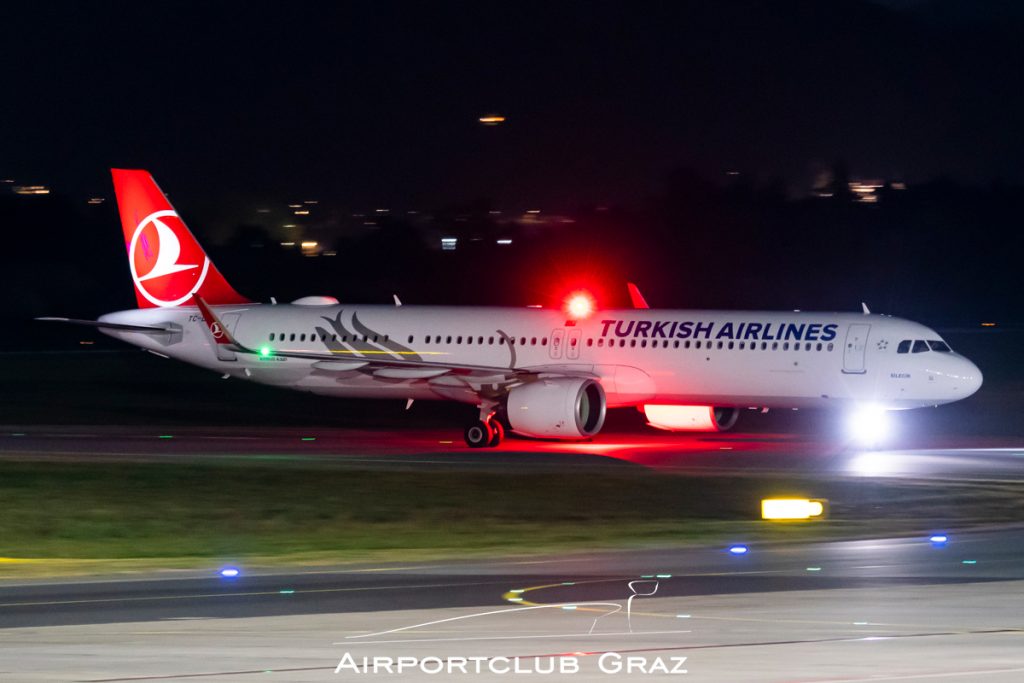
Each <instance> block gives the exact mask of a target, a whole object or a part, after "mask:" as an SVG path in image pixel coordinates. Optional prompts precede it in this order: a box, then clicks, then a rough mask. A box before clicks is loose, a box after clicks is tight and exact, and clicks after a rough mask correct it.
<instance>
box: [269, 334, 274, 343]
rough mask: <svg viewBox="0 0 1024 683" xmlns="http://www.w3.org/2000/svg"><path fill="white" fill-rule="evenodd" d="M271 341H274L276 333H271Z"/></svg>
mask: <svg viewBox="0 0 1024 683" xmlns="http://www.w3.org/2000/svg"><path fill="white" fill-rule="evenodd" d="M270 341H274V333H273V332H271V333H270Z"/></svg>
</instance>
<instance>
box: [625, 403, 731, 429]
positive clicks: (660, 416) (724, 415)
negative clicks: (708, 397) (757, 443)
mask: <svg viewBox="0 0 1024 683" xmlns="http://www.w3.org/2000/svg"><path fill="white" fill-rule="evenodd" d="M643 410H644V415H646V416H647V422H648V423H649V424H650V425H651V426H652V427H657V428H658V429H666V430H668V431H670V432H724V431H725V430H727V429H731V428H732V426H733V425H734V424H736V419H737V418H739V416H740V411H739V409H738V408H717V407H715V406H672V405H647V404H645V405H644V408H643Z"/></svg>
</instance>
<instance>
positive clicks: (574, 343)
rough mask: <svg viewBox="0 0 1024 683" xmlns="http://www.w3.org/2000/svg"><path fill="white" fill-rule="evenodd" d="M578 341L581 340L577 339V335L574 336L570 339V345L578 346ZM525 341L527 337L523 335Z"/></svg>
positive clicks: (524, 341)
mask: <svg viewBox="0 0 1024 683" xmlns="http://www.w3.org/2000/svg"><path fill="white" fill-rule="evenodd" d="M578 342H579V340H578V339H576V337H573V338H572V339H570V340H569V346H576V344H577V343H578ZM523 343H524V344H525V343H526V337H523Z"/></svg>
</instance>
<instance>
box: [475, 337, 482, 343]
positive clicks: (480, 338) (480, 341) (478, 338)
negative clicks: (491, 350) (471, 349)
mask: <svg viewBox="0 0 1024 683" xmlns="http://www.w3.org/2000/svg"><path fill="white" fill-rule="evenodd" d="M476 343H477V344H483V343H484V338H483V337H477V338H476Z"/></svg>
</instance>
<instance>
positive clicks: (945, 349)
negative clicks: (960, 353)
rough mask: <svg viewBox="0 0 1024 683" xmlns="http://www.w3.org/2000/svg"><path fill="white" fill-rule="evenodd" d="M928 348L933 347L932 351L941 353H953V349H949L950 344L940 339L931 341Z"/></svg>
mask: <svg viewBox="0 0 1024 683" xmlns="http://www.w3.org/2000/svg"><path fill="white" fill-rule="evenodd" d="M928 346H930V347H931V349H932V351H938V352H939V353H952V352H953V349H951V348H949V344H947V343H946V342H944V341H942V340H940V339H929V340H928Z"/></svg>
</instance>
